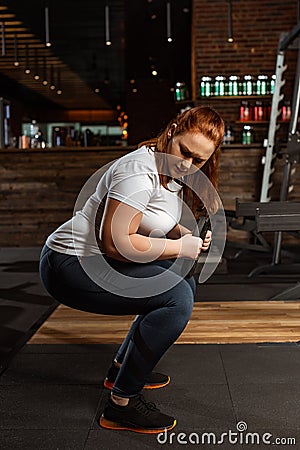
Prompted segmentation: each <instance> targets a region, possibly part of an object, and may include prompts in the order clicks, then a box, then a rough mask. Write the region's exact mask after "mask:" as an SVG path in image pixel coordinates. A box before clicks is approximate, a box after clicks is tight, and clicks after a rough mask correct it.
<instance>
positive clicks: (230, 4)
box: [227, 0, 233, 43]
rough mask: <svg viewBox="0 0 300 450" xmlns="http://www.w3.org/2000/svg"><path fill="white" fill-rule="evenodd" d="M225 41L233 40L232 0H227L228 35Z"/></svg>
mask: <svg viewBox="0 0 300 450" xmlns="http://www.w3.org/2000/svg"><path fill="white" fill-rule="evenodd" d="M227 42H230V43H231V42H233V32H232V0H228V36H227Z"/></svg>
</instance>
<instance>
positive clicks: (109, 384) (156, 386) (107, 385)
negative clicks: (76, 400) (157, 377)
mask: <svg viewBox="0 0 300 450" xmlns="http://www.w3.org/2000/svg"><path fill="white" fill-rule="evenodd" d="M170 381H171V378H170V377H169V376H168V380H167V381H166V382H165V383H161V384H153V385H151V384H145V386H144V389H160V388H162V387H165V386H167V385H168V384H169V383H170ZM104 387H105V388H106V389H110V390H111V389H112V388H113V387H114V383H113V382H111V381H108V379H107V378H105V380H104Z"/></svg>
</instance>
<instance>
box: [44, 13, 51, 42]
mask: <svg viewBox="0 0 300 450" xmlns="http://www.w3.org/2000/svg"><path fill="white" fill-rule="evenodd" d="M45 45H46V47H51V42H50V33H49V8H48V6H45Z"/></svg>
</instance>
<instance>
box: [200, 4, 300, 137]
mask: <svg viewBox="0 0 300 450" xmlns="http://www.w3.org/2000/svg"><path fill="white" fill-rule="evenodd" d="M297 3H298V2H297V0H290V1H288V2H287V1H286V0H232V11H233V37H234V42H233V43H228V42H227V32H228V1H226V0H212V1H211V0H194V4H193V9H194V10H193V44H192V45H193V48H192V67H193V68H194V70H193V76H192V85H193V96H194V99H196V98H197V97H199V82H200V79H201V77H202V76H204V75H210V76H216V75H227V76H228V75H230V74H232V75H240V76H243V75H245V74H253V75H258V74H260V73H261V74H267V75H272V74H273V73H275V64H276V56H277V47H278V39H279V36H280V34H281V33H282V32H288V31H290V30H291V29H292V28H293V27H294V26H295V25H296V23H297V14H298V13H297ZM296 58H297V51H296V50H288V51H287V52H286V62H287V64H288V70H287V71H286V78H287V84H286V87H285V88H284V94H285V98H286V99H291V96H292V87H293V80H294V75H295V62H296ZM269 101H270V100H269ZM202 102H205V103H209V104H211V106H213V107H215V108H216V109H217V110H218V111H219V112H220V113H221V114H222V115H223V117H224V119H225V120H226V121H227V122H229V124H230V125H235V127H236V130H237V131H238V126H237V125H236V124H235V121H236V120H237V119H238V109H239V104H240V100H238V101H237V100H236V101H231V100H230V101H228V100H227V101H226V100H220V99H211V98H210V99H208V100H207V99H205V100H202ZM259 133H261V131H260V130H258V134H259Z"/></svg>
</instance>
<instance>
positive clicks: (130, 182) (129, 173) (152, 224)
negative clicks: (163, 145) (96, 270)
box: [46, 146, 182, 256]
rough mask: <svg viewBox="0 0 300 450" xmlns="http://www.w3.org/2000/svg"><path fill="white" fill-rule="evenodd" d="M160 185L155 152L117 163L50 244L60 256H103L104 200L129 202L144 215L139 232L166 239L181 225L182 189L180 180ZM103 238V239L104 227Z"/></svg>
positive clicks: (139, 153) (142, 149)
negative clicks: (99, 217)
mask: <svg viewBox="0 0 300 450" xmlns="http://www.w3.org/2000/svg"><path fill="white" fill-rule="evenodd" d="M168 187H169V189H170V191H168V190H167V189H165V188H164V187H163V186H161V185H160V181H159V175H158V171H157V167H156V161H155V153H154V152H153V151H152V150H151V149H149V148H147V147H146V146H143V147H140V148H138V149H137V150H135V151H133V152H131V153H128V154H126V155H124V156H122V157H121V158H119V159H118V160H116V161H114V162H113V163H112V164H111V165H110V167H109V168H108V170H107V171H106V172H105V173H104V174H103V175H102V176H101V178H100V180H99V181H98V184H97V187H96V189H95V191H94V192H93V193H92V194H91V195H90V196H89V198H88V199H87V201H86V202H85V204H84V206H83V207H82V209H80V210H79V211H77V212H76V214H75V215H74V216H73V217H72V219H70V220H68V221H67V222H65V223H64V224H62V225H61V226H60V227H59V228H57V229H56V230H55V231H54V232H53V233H52V234H51V235H50V236H49V237H48V239H47V240H46V244H47V246H48V247H50V248H51V249H53V250H56V251H58V252H60V253H66V254H69V255H78V256H92V255H95V254H99V253H101V251H100V249H99V246H98V245H97V242H96V238H95V217H96V213H97V210H98V207H99V204H100V202H101V200H102V199H103V198H104V196H105V195H106V194H107V197H108V198H113V199H116V200H119V201H120V202H123V203H126V204H128V205H130V206H132V207H134V208H136V209H137V210H139V211H141V212H142V213H143V216H142V220H141V223H140V227H139V229H138V231H137V232H138V233H139V234H142V235H145V236H149V235H150V236H151V237H164V236H165V235H166V234H167V233H168V232H169V231H171V230H172V228H174V226H175V225H176V224H177V223H179V220H180V217H181V211H182V200H181V196H182V195H181V193H182V187H181V186H180V185H179V184H178V183H176V181H173V180H172V181H170V182H169V184H168ZM99 236H100V239H101V226H100V232H99Z"/></svg>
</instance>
